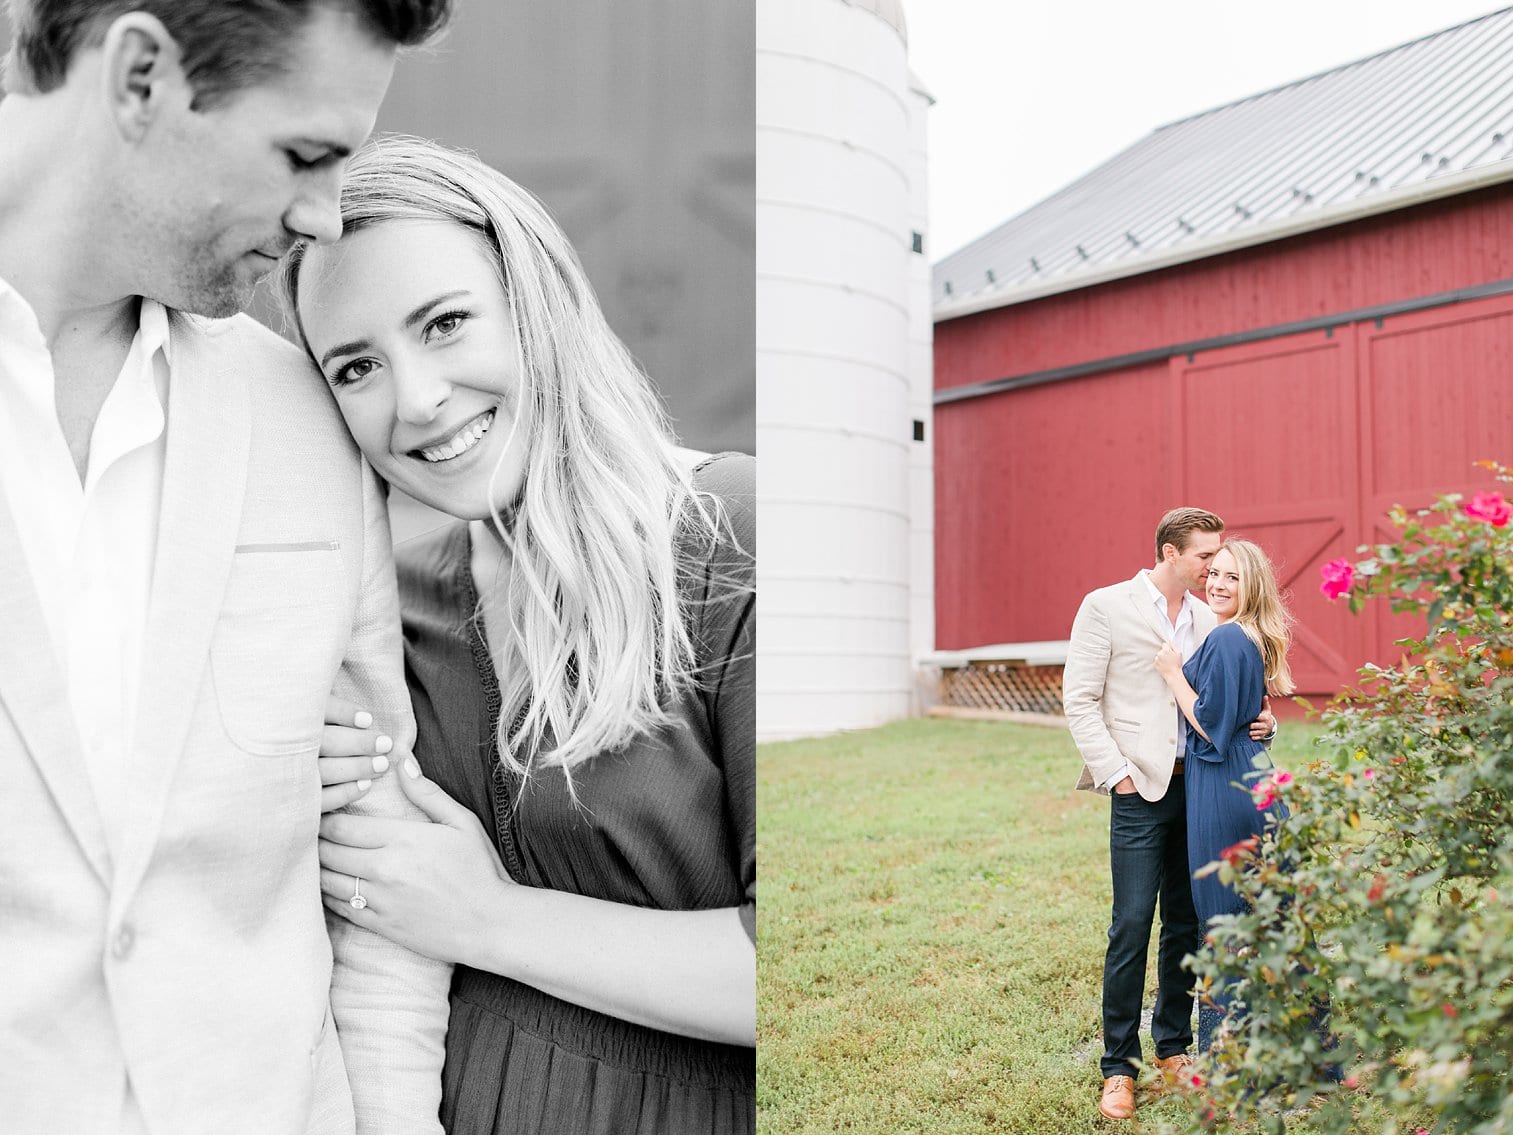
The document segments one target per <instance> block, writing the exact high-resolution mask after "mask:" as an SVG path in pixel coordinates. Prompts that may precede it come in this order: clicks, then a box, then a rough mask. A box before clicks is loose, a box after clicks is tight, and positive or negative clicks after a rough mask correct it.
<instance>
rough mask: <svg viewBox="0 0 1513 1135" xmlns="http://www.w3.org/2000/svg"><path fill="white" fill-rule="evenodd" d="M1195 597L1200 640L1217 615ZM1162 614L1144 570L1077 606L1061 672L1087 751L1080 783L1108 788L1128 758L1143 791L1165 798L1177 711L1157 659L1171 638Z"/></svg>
mask: <svg viewBox="0 0 1513 1135" xmlns="http://www.w3.org/2000/svg"><path fill="white" fill-rule="evenodd" d="M1142 574H1143V573H1142ZM1194 602H1195V604H1196V607H1195V610H1194V613H1193V646H1194V647H1196V646H1198V645H1199V644H1200V643H1202V641H1203V640H1204V639H1205V638H1207V637H1208V632H1209V631H1211V630H1213V629H1214V624H1215V622H1216V620H1215V618H1214V613H1213V612H1212V611H1210V610H1209V609H1208V604H1206V603H1204V602H1202V601H1200V600H1194ZM1161 618H1162V616H1161V613H1160V612H1159V611H1157V610H1156V607H1155V604H1153V603H1152V602H1151V598H1150V592H1149V591H1148V590H1147V589H1146V586H1145V582H1144V580H1142V579H1141V578H1140V575H1139V574H1137V575H1136V576H1135V577H1134V578H1133V579H1129V580H1126V581H1125V582H1123V583H1116V584H1114V585H1113V586H1112V587H1100V588H1099V589H1098V590H1097V591H1094V592H1092V593H1091V594H1089V595H1088V597H1087V598H1086V599H1084V600H1083V601H1082V606H1081V608H1079V609H1078V611H1077V618H1076V619H1075V620H1074V621H1073V623H1072V638H1071V643H1070V646H1069V647H1068V650H1067V660H1066V671H1065V674H1064V675H1063V677H1062V704H1063V706H1064V712H1065V713H1066V719H1067V725H1068V726H1069V727H1070V728H1071V731H1072V740H1073V741H1075V742H1076V743H1077V748H1078V749H1079V750H1080V751H1081V753H1082V762H1083V763H1082V775H1081V777H1080V778H1079V779H1078V781H1077V787H1078V788H1082V789H1089V790H1092V791H1095V792H1103V793H1107V792H1108V789H1107V788H1105V787H1103V782H1104V781H1106V780H1107V779H1108V778H1109V777H1111V776H1113V775H1114V773H1115V772H1116V771H1118V768H1119V765H1120V764H1121V763H1123V762H1125V761H1128V762H1129V766H1130V776H1131V777H1132V778H1133V779H1134V782H1135V788H1136V789H1137V790H1138V791H1139V793H1140V795H1141V796H1143V797H1145V799H1147V800H1160V799H1161V798H1162V797H1163V796H1165V795H1166V789H1167V786H1168V785H1169V784H1170V783H1171V778H1172V766H1173V765H1174V764H1175V763H1176V752H1177V721H1178V717H1177V715H1178V713H1179V712H1180V711H1179V710H1178V709H1177V700H1176V699H1175V698H1174V697H1172V693H1171V691H1170V690H1169V689H1167V686H1166V682H1165V681H1164V680H1163V679H1162V677H1161V675H1160V674H1158V673H1156V667H1155V666H1154V664H1153V663H1154V660H1155V657H1156V653H1157V651H1159V650H1160V649H1161V645H1162V643H1164V642H1166V641H1167V636H1166V634H1165V633H1164V632H1163V630H1162V627H1161Z"/></svg>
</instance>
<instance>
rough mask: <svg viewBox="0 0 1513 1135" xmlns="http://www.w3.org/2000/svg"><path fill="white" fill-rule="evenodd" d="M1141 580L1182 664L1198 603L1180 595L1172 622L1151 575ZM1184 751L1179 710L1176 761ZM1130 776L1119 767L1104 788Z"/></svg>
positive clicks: (1189, 651) (1186, 594)
mask: <svg viewBox="0 0 1513 1135" xmlns="http://www.w3.org/2000/svg"><path fill="white" fill-rule="evenodd" d="M1140 580H1141V582H1142V583H1144V584H1145V590H1146V591H1147V592H1149V593H1150V601H1151V604H1152V605H1153V606H1154V607H1155V608H1156V619H1157V621H1158V622H1159V623H1160V624H1161V630H1162V631H1163V632H1164V633H1165V635H1166V641H1167V642H1169V643H1171V644H1172V646H1174V647H1175V648H1176V649H1177V652H1178V653H1179V654H1181V655H1182V661H1183V662H1184V663H1185V662H1186V661H1187V660H1188V659H1189V658H1191V657H1192V656H1193V650H1194V649H1195V648H1194V646H1193V639H1194V637H1195V632H1194V629H1193V628H1194V622H1193V609H1194V607H1195V605H1196V604H1197V600H1196V599H1194V598H1193V594H1192V592H1191V591H1184V592H1183V593H1182V609H1181V610H1180V611H1178V612H1177V621H1176V623H1175V624H1173V623H1172V621H1171V617H1170V616H1169V615H1167V613H1166V596H1165V595H1162V594H1161V591H1160V589H1159V588H1157V587H1156V585H1155V584H1154V583H1152V582H1151V573H1150V572H1149V571H1142V572H1141V573H1140ZM1186 751H1187V718H1185V717H1183V716H1182V711H1181V710H1178V711H1177V751H1176V756H1177V759H1179V760H1180V759H1181V757H1182V755H1183V754H1184V753H1185V752H1186ZM1129 774H1130V771H1129V764H1128V762H1126V763H1124V764H1122V765H1120V766H1119V768H1118V770H1117V771H1115V773H1114V775H1113V776H1111V777H1109V778H1108V779H1107V780H1105V781H1104V782H1103V787H1105V788H1109V789H1112V788H1113V787H1114V785H1116V784H1118V783H1119V782H1120V781H1121V780H1123V779H1124V778H1125V777H1127V776H1128V775H1129Z"/></svg>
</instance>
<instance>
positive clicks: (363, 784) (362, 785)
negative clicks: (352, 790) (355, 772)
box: [357, 780, 373, 792]
mask: <svg viewBox="0 0 1513 1135" xmlns="http://www.w3.org/2000/svg"><path fill="white" fill-rule="evenodd" d="M357 787H358V788H359V789H361V790H362V791H363V792H366V791H367V790H368V789H370V788H372V787H373V782H372V781H371V780H359V781H358V782H357Z"/></svg>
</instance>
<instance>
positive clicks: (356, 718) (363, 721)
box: [352, 709, 373, 729]
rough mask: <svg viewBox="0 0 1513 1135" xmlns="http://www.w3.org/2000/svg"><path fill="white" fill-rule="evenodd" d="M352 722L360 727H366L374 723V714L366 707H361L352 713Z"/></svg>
mask: <svg viewBox="0 0 1513 1135" xmlns="http://www.w3.org/2000/svg"><path fill="white" fill-rule="evenodd" d="M352 724H353V725H355V726H357V727H358V728H359V729H366V728H368V726H370V725H372V724H373V715H372V714H371V713H369V712H368V711H367V710H365V709H360V710H358V711H357V712H356V713H354V714H353V715H352Z"/></svg>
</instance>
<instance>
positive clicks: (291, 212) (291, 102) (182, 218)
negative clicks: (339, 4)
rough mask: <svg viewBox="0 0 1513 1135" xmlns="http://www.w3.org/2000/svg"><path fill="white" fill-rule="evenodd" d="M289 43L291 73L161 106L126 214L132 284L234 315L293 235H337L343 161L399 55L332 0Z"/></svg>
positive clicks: (186, 305)
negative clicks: (212, 99)
mask: <svg viewBox="0 0 1513 1135" xmlns="http://www.w3.org/2000/svg"><path fill="white" fill-rule="evenodd" d="M288 52H289V58H288V67H287V70H285V71H284V72H282V73H280V74H277V75H274V76H273V77H271V78H270V79H268V80H267V81H265V82H263V83H260V84H258V85H255V86H252V87H248V88H246V89H244V90H241V91H237V92H234V93H232V94H230V95H229V96H227V97H226V98H225V99H224V100H223V101H221V102H220V103H218V104H217V105H216V106H214V107H213V108H212V109H210V110H206V111H191V110H188V109H187V108H186V107H175V108H171V109H169V110H168V111H167V113H166V114H165V115H164V117H163V120H162V122H161V123H160V124H159V126H160V129H159V133H158V134H157V136H156V137H155V138H154V140H153V142H152V145H151V147H150V148H148V149H147V150H145V151H144V154H143V157H144V159H145V160H146V161H147V162H149V163H151V165H150V169H149V172H148V175H147V178H146V180H145V181H144V183H143V192H142V193H140V194H139V195H138V196H139V199H138V200H135V201H134V202H133V206H132V207H133V208H134V209H135V210H137V213H136V216H135V217H130V218H128V220H127V224H128V226H129V229H128V231H130V232H131V233H132V238H133V251H134V253H135V255H136V264H137V265H139V272H138V278H137V279H136V280H135V281H134V283H135V285H136V286H135V290H137V291H139V292H141V293H142V294H144V295H147V296H150V297H152V298H154V299H158V300H161V301H162V302H164V303H166V304H168V305H169V306H171V307H175V308H179V309H181V310H185V311H192V312H197V313H199V314H202V315H212V316H225V315H231V314H234V313H235V312H237V311H239V310H241V309H243V308H245V307H246V306H247V304H248V302H249V301H250V299H251V297H252V288H253V286H254V285H255V284H256V283H257V281H258V280H259V279H260V278H261V277H263V276H264V275H266V274H267V273H268V271H269V270H270V269H272V268H273V266H274V263H275V262H276V261H277V259H278V258H279V257H280V256H282V255H283V254H284V252H286V251H287V250H288V248H289V246H290V245H291V244H292V243H293V242H294V241H295V240H299V239H306V240H312V241H322V242H325V241H333V240H335V239H336V238H337V237H339V236H340V235H341V214H340V208H339V195H340V191H341V176H342V170H343V168H344V167H345V165H346V159H347V157H348V155H350V154H351V152H352V151H353V150H354V149H356V148H357V147H358V146H359V145H361V144H362V142H363V140H364V139H365V138H366V137H367V136H368V134H369V132H370V131H371V130H372V129H373V120H374V118H375V117H376V116H377V114H378V106H379V103H380V102H382V101H383V96H384V92H385V91H386V90H387V89H388V86H389V79H390V77H391V76H392V74H393V71H394V56H395V52H394V49H393V47H392V46H391V45H389V44H387V43H384V42H381V41H380V40H378V39H376V38H374V37H373V35H372V34H371V33H370V32H369V31H368V30H367V29H366V28H365V27H363V26H362V25H361V24H360V23H358V21H357V18H356V17H355V16H354V15H353V14H351V13H349V12H346V11H344V10H342V9H339V8H333V7H330V6H328V5H324V4H322V5H318V6H317V7H316V8H315V9H314V10H313V12H312V14H311V16H310V18H309V20H307V22H306V23H305V25H304V26H303V27H302V28H301V29H300V30H299V31H298V32H296V33H295V36H294V38H293V39H292V40H291V42H290V43H289V45H288Z"/></svg>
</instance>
